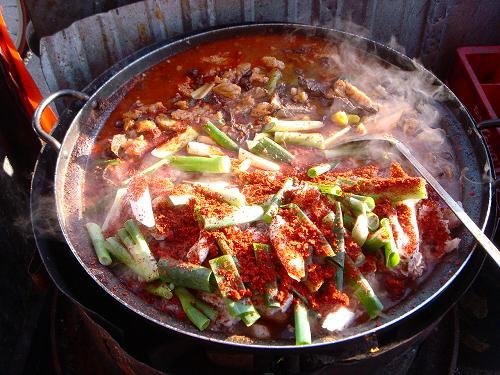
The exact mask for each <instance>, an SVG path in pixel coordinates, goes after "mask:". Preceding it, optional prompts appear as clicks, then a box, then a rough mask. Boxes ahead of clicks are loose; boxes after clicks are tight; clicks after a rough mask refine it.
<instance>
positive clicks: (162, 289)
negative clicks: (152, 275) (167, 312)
mask: <svg viewBox="0 0 500 375" xmlns="http://www.w3.org/2000/svg"><path fill="white" fill-rule="evenodd" d="M146 289H147V291H148V292H149V293H151V294H154V295H155V296H158V297H162V298H165V299H170V298H172V297H173V294H172V291H171V290H170V288H169V287H168V286H167V285H166V284H165V283H161V284H159V285H152V284H149V285H148V286H147V287H146Z"/></svg>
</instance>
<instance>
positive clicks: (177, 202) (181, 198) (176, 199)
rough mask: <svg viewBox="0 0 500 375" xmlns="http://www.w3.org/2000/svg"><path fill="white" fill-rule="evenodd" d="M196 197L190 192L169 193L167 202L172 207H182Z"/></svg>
mask: <svg viewBox="0 0 500 375" xmlns="http://www.w3.org/2000/svg"><path fill="white" fill-rule="evenodd" d="M193 198H194V197H193V196H192V195H189V194H185V195H169V196H168V197H167V203H168V205H169V206H171V207H180V206H185V205H186V204H188V203H189V201H190V200H191V199H193Z"/></svg>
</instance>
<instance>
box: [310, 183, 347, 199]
mask: <svg viewBox="0 0 500 375" xmlns="http://www.w3.org/2000/svg"><path fill="white" fill-rule="evenodd" d="M311 185H312V186H316V187H317V188H318V190H319V191H320V192H321V193H323V194H327V195H333V196H335V197H341V196H342V189H341V187H340V186H339V185H328V184H311Z"/></svg>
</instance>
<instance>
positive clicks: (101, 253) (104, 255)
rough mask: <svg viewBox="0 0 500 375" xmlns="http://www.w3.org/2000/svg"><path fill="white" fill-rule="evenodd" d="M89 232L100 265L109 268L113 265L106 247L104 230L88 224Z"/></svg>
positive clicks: (93, 224)
mask: <svg viewBox="0 0 500 375" xmlns="http://www.w3.org/2000/svg"><path fill="white" fill-rule="evenodd" d="M86 227H87V231H88V232H89V236H90V239H91V241H92V245H94V250H95V253H96V255H97V259H99V263H101V264H102V265H103V266H109V265H110V264H111V257H110V256H109V253H108V250H107V249H106V246H104V237H103V235H102V230H101V227H100V226H99V225H97V224H96V223H87V224H86Z"/></svg>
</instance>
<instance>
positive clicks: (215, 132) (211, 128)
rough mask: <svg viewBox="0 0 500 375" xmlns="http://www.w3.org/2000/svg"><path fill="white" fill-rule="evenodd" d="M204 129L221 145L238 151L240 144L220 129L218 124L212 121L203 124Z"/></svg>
mask: <svg viewBox="0 0 500 375" xmlns="http://www.w3.org/2000/svg"><path fill="white" fill-rule="evenodd" d="M203 130H204V131H205V132H206V133H207V134H208V136H209V137H210V138H212V139H213V140H214V141H215V142H216V143H217V144H218V145H219V146H221V147H224V148H227V149H228V150H231V151H238V149H239V146H238V144H237V143H236V142H235V141H233V140H232V139H231V138H230V137H229V136H228V135H227V134H226V133H224V132H223V131H222V130H220V129H219V128H218V127H217V126H215V125H214V124H212V123H211V122H210V121H207V123H206V124H205V125H204V126H203Z"/></svg>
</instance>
